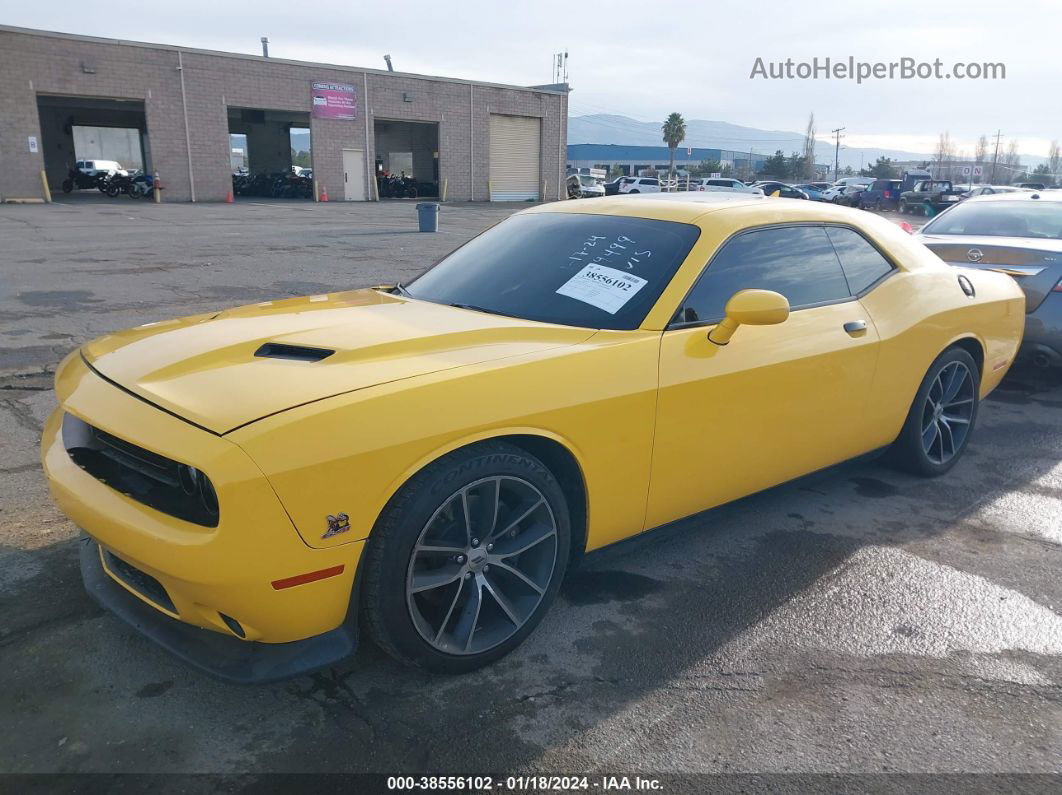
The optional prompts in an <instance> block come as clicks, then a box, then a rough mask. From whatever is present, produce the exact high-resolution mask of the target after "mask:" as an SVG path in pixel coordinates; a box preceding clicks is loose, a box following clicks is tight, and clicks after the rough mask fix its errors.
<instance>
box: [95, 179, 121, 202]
mask: <svg viewBox="0 0 1062 795" xmlns="http://www.w3.org/2000/svg"><path fill="white" fill-rule="evenodd" d="M100 190H101V191H103V192H104V193H106V194H107V195H108V196H109V197H110V198H112V199H117V198H118V194H119V193H121V192H122V189H121V188H120V187H119V186H118V185H115V184H114V183H111V184H109V185H107V186H106V187H103V186H100Z"/></svg>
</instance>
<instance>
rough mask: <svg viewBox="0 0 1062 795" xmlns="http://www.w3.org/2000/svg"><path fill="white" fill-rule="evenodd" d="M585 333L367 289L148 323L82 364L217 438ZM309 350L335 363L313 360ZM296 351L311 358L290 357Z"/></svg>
mask: <svg viewBox="0 0 1062 795" xmlns="http://www.w3.org/2000/svg"><path fill="white" fill-rule="evenodd" d="M593 333H594V332H593V331H592V330H590V329H580V328H572V327H568V326H554V325H549V324H545V323H535V322H532V321H525V320H519V319H516V318H508V317H502V316H500V315H491V314H486V313H483V312H475V311H472V310H466V309H457V308H454V307H449V306H444V305H441V304H433V303H430V302H427V301H418V300H412V299H407V298H403V297H399V296H396V295H392V294H390V293H386V292H382V291H380V290H375V289H367V290H354V291H349V292H341V293H331V294H328V295H315V296H307V297H304V298H291V299H285V300H282V301H266V302H264V303H261V304H255V305H252V306H245V307H239V308H237V309H229V310H226V311H224V312H220V313H218V314H207V315H196V316H193V317H187V318H181V319H178V320H170V321H164V322H160V323H148V324H146V325H143V326H138V327H136V328H133V329H129V330H127V331H121V332H118V333H116V334H111V335H109V336H106V337H101V338H100V339H98V340H95V341H93V342H91V343H89V344H88V345H86V346H85V347H84V348H83V349H82V355H83V356H84V358H85V361H86V362H88V364H89V365H90V366H91V367H92V368H93V369H94V370H96V371H97V372H98V373H99V374H100V375H102V376H103V377H105V378H107V379H108V380H110V381H112V382H114V383H115V384H117V385H118V386H120V387H122V388H124V389H126V390H128V391H129V392H132V393H133V394H135V395H137V396H138V397H141V398H143V399H145V400H147V401H149V402H151V403H154V404H156V405H158V406H160V407H161V408H163V409H165V410H167V411H169V412H172V413H173V414H176V415H177V416H180V417H183V418H184V419H187V420H189V421H191V422H193V423H195V424H197V425H200V426H202V427H204V428H206V429H208V430H210V431H213V432H214V433H218V434H223V433H226V432H228V431H231V430H234V429H235V428H238V427H240V426H243V425H246V424H247V423H250V422H254V421H255V420H258V419H261V418H262V417H266V416H269V415H271V414H276V413H277V412H280V411H284V410H286V409H290V408H294V407H295V406H300V405H304V404H306V403H312V402H313V401H316V400H322V399H324V398H328V397H332V396H334V395H339V394H343V393H345V392H351V391H354V390H357V389H364V388H366V387H370V386H376V385H378V384H384V383H388V382H390V381H397V380H401V379H404V378H412V377H415V376H418V375H425V374H428V373H433V372H438V371H440V370H448V369H451V368H455V367H462V366H465V365H470V364H477V363H481V362H487V361H492V360H496V359H502V358H505V357H510V356H519V355H523V354H529V353H535V352H537V351H542V350H548V349H550V348H556V347H561V346H566V345H573V344H576V343H578V342H582V341H583V340H585V339H587V338H589V337H590V336H591V335H592V334H593ZM263 346H266V348H265V349H264V350H263ZM281 346H295V347H294V349H291V348H286V347H281ZM305 349H310V350H309V351H306V350H305ZM315 349H316V355H317V356H320V355H321V354H323V353H327V352H329V351H332V353H329V354H328V355H326V356H325V357H324V358H320V359H318V360H311V359H313V354H314V350H315ZM256 352H258V354H259V355H256ZM267 353H268V354H272V355H263V354H267ZM302 353H309V354H311V355H310V356H309V357H307V358H306V359H300V358H290V357H291V356H293V355H294V356H299V355H300V354H302ZM276 356H280V357H285V356H286V357H289V358H276Z"/></svg>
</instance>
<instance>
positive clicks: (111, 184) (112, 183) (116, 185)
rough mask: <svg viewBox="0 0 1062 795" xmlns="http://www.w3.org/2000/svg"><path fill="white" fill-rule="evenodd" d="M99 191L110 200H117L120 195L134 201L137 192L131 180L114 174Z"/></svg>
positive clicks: (124, 175)
mask: <svg viewBox="0 0 1062 795" xmlns="http://www.w3.org/2000/svg"><path fill="white" fill-rule="evenodd" d="M100 189H101V190H102V191H103V192H104V193H106V194H107V195H108V196H110V197H111V198H112V199H115V198H117V197H118V196H119V195H120V194H122V193H124V194H125V195H126V196H128V197H129V198H130V199H135V198H137V192H138V191H137V187H136V185H135V184H134V182H133V178H132V177H130V176H128V175H126V174H115V175H114V176H112V177H111V178H110V179H108V180H107V181H106V182H105V183H104V185H103V186H102V187H101V188H100Z"/></svg>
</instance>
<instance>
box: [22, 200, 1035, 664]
mask: <svg viewBox="0 0 1062 795" xmlns="http://www.w3.org/2000/svg"><path fill="white" fill-rule="evenodd" d="M1024 320H1025V311H1024V298H1023V294H1022V292H1021V290H1020V289H1019V288H1018V286H1017V285H1016V284H1015V283H1014V281H1013V280H1012V279H1011V278H1010V277H1009V276H1005V275H1002V274H998V273H991V272H986V271H981V270H965V269H960V268H953V267H949V266H948V265H945V264H944V263H943V262H941V261H940V260H939V259H938V258H937V257H936V256H935V255H934V254H932V253H931V252H930V251H929V250H928V249H927V248H925V247H924V246H923V245H922V244H921V243H919V242H917V241H916V240H915V239H914V238H912V237H911V236H910V235H908V234H906V233H905V232H903V231H902V230H901V229H900V228H898V227H897V226H895V225H893V224H891V223H889V222H888V221H885V220H883V219H881V218H878V217H877V216H874V215H871V214H869V213H863V212H860V211H858V210H852V209H847V208H842V207H834V206H830V205H824V204H820V203H816V202H807V201H796V200H786V199H766V198H763V197H753V196H744V195H741V194H735V195H733V196H729V195H727V194H701V195H699V196H697V197H696V198H692V197H691V198H686V197H685V196H683V197H681V198H676V197H673V196H668V195H664V196H661V197H615V198H604V199H593V200H590V201H581V202H578V203H574V202H573V203H557V204H547V205H543V206H538V207H534V208H531V209H528V210H525V211H523V212H520V213H517V214H515V215H513V216H512V217H510V218H508V219H507V220H505V221H503V222H502V223H500V224H498V225H497V226H495V227H493V228H491V229H489V230H487V231H486V232H484V233H483V234H481V235H480V236H478V237H476V238H474V239H473V240H471V241H470V242H469V243H467V244H465V245H464V246H462V247H461V248H459V249H457V250H456V251H455V252H453V253H452V254H450V255H449V256H447V257H446V258H444V259H443V260H442V261H441V262H439V263H438V264H437V265H435V266H434V267H433V268H431V269H429V270H428V271H426V272H425V273H424V274H423V275H421V276H420V277H419V278H417V279H416V280H414V281H413V282H411V283H409V284H407V285H393V286H388V287H377V288H373V289H363V290H352V291H349V292H339V293H333V294H329V295H315V296H309V297H306V298H295V299H290V300H283V301H267V302H265V303H261V304H256V305H254V306H247V307H241V308H238V309H229V310H226V311H222V312H217V313H211V314H205V315H198V316H194V317H188V318H183V319H179V320H170V321H163V322H158V323H148V324H146V325H144V326H140V327H138V328H134V329H131V330H128V331H122V332H118V333H116V334H112V335H109V336H106V337H103V338H101V339H98V340H95V341H94V342H91V343H89V344H87V345H85V346H84V347H83V348H81V349H80V350H78V351H76V352H74V353H73V354H71V355H70V356H68V357H67V358H66V359H65V361H64V362H63V363H62V365H61V366H60V368H59V370H58V372H57V373H56V392H57V395H58V398H59V408H58V409H57V410H56V412H55V413H54V414H53V415H52V417H51V418H50V420H49V421H48V424H47V427H46V429H45V432H44V438H43V441H42V455H43V460H44V468H45V472H46V474H47V477H48V480H49V482H50V486H51V491H52V494H53V495H54V498H55V501H56V502H57V503H58V505H59V506H60V508H61V509H62V510H63V511H64V512H65V513H66V515H67V516H69V517H70V519H71V520H72V521H73V522H75V523H76V524H77V525H78V526H79V527H80V528H82V529H83V530H84V533H85V535H84V536H83V538H82V541H81V569H82V575H83V577H84V580H85V585H86V587H87V589H88V591H89V593H90V594H91V595H92V596H93V597H94V598H95V599H96V600H98V601H99V602H100V603H101V604H103V605H104V606H105V607H106V608H108V609H109V610H110V611H112V612H113V613H114V614H116V615H117V616H119V617H120V618H122V619H124V620H125V621H126V622H128V623H130V624H131V625H133V626H134V627H135V628H136V629H138V630H139V631H141V632H142V633H144V634H145V635H147V636H148V637H150V638H152V639H153V640H154V641H156V642H158V643H159V644H161V645H162V646H164V647H165V648H167V649H168V650H169V651H171V652H173V653H175V654H177V655H178V656H180V657H182V658H184V659H185V660H187V661H188V662H190V663H192V664H194V665H196V666H198V667H199V668H201V669H203V670H205V671H207V672H209V673H212V674H214V675H216V676H219V677H222V678H224V679H227V680H230V681H237V682H264V681H271V680H275V679H280V678H284V677H288V676H292V675H295V674H299V673H304V672H307V671H310V670H313V669H316V668H320V667H322V666H326V665H329V664H332V663H335V662H336V661H338V660H340V659H342V658H344V657H346V656H347V655H349V654H351V653H352V652H353V650H354V649H355V647H356V643H357V638H358V627H359V626H361V627H363V628H364V629H365V630H367V632H368V633H369V634H370V635H371V636H372V638H373V639H374V640H375V641H376V643H378V644H379V645H380V646H381V647H382V648H384V649H385V650H387V651H388V652H389V653H391V654H392V655H394V656H395V657H397V658H399V659H400V660H403V661H406V662H409V663H413V664H415V665H419V666H421V667H423V668H426V669H429V670H433V671H442V672H454V673H456V672H462V671H469V670H472V669H474V668H477V667H479V666H482V665H484V664H486V663H489V662H491V661H493V660H497V659H498V658H499V657H501V656H502V655H504V654H506V653H507V652H509V651H511V650H512V649H513V648H514V647H516V646H517V645H518V644H519V643H521V642H522V641H523V640H524V639H525V638H526V637H527V636H528V634H529V633H530V632H531V631H532V630H533V629H534V627H535V626H536V625H537V624H538V622H539V621H540V620H541V619H542V616H543V614H544V613H545V611H546V610H547V609H548V607H549V605H550V603H551V602H552V601H553V599H554V597H555V596H556V594H557V590H558V588H559V587H560V584H561V581H562V579H563V578H564V574H565V571H566V570H567V569H568V567H569V566H571V565H572V564H573V563H574V562H575V561H577V560H578V558H579V557H580V556H581V555H583V554H584V553H585V552H588V551H590V550H594V549H598V548H599V547H603V546H605V545H607V544H611V543H613V542H616V541H619V540H621V539H624V538H628V537H630V536H633V535H636V534H638V533H642V532H644V531H646V530H648V529H651V528H654V527H659V526H661V525H664V524H667V523H668V522H672V521H674V520H677V519H680V518H682V517H685V516H689V515H691V514H695V513H698V512H700V511H704V510H706V509H709V508H711V507H713V506H716V505H719V504H721V503H725V502H727V501H729V500H734V499H736V498H738V497H742V496H744V495H747V494H751V493H753V492H756V491H759V490H761V489H766V488H768V487H770V486H773V485H775V484H778V483H782V482H783V481H786V480H790V479H792V478H795V477H798V476H800V475H804V474H806V473H808V472H812V471H814V470H818V469H821V468H823V467H828V466H830V465H833V464H836V463H838V462H841V461H844V460H846V459H850V458H853V457H856V456H860V455H862V454H865V453H869V452H873V451H878V450H887V454H888V455H889V456H890V457H891V459H892V460H893V461H894V462H895V463H896V464H897V465H899V466H902V467H904V468H906V469H907V470H910V471H912V472H915V473H919V474H921V475H926V476H933V475H939V474H942V473H944V472H946V471H947V470H948V469H950V468H951V467H952V466H953V465H954V464H955V463H956V461H957V460H958V458H959V457H960V456H961V455H962V453H963V450H964V449H965V448H966V446H967V445H968V444H969V442H970V438H971V434H972V433H973V429H974V425H975V423H976V420H977V410H978V403H979V401H980V400H981V399H983V398H984V397H985V396H986V395H987V394H988V393H989V392H990V391H991V390H992V389H993V388H994V387H995V386H996V385H997V384H998V383H999V381H1000V379H1001V378H1002V377H1003V375H1004V373H1005V372H1006V371H1007V368H1008V367H1009V365H1010V363H1011V361H1012V360H1013V358H1014V355H1015V353H1016V351H1017V349H1018V345H1019V342H1020V341H1021V335H1022V328H1023V325H1024Z"/></svg>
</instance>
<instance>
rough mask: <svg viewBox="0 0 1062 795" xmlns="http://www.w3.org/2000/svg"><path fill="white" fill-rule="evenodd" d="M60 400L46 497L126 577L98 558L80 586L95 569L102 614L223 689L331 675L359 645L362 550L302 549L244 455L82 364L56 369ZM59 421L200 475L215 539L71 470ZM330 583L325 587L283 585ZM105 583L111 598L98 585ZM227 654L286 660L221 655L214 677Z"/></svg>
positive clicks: (49, 431) (48, 431)
mask: <svg viewBox="0 0 1062 795" xmlns="http://www.w3.org/2000/svg"><path fill="white" fill-rule="evenodd" d="M56 391H57V395H58V397H59V400H60V403H61V407H60V408H59V409H58V410H57V411H56V412H55V413H54V414H53V415H52V417H51V418H50V419H49V420H48V422H47V424H46V425H45V428H44V432H43V434H42V438H41V453H42V459H43V466H44V472H45V475H46V477H47V479H48V485H49V488H50V490H51V493H52V497H53V498H54V500H55V502H56V504H57V505H58V506H59V508H60V509H61V510H62V511H63V513H65V514H66V515H67V516H68V517H69V518H70V519H71V520H72V521H73V522H74V524H76V525H77V526H78V527H80V528H82V529H83V530H84V532H85V533H86V534H87V535H88V536H91V538H92V541H91V542H86V543H91V544H92V545H93V547H95V546H96V545H99V546H102V547H103V549H105V550H106V551H107V552H108V553H109V554H110V555H113V556H115V558H116V559H117V562H118V563H119V564H121V565H124V566H127V567H128V571H130V572H133V579H130V578H129V577H128V576H126V577H123V576H119V575H118V574H116V573H115V572H114V571H109V569H108V568H107V567H105V566H103V565H102V564H101V562H100V560H99V555H97V556H96V562H95V564H93V565H90V566H89V568H88V569H87V572H88V574H89V575H91V574H92V572H94V571H96V569H95V568H93V566H95V567H98V569H99V571H98V572H97V574H96V575H94V576H95V579H92V577H90V576H86V586H87V587H89V589H90V592H92V593H93V594H94V596H96V597H97V598H98V600H99V601H101V602H102V603H103V604H105V605H106V606H107V607H108V608H110V609H112V610H114V611H115V612H116V613H118V615H119V616H121V617H122V618H123V619H125V620H126V621H129V622H130V623H132V624H133V625H134V626H136V627H137V628H138V629H140V630H141V631H143V632H145V634H147V635H148V636H149V637H151V638H153V639H154V640H156V641H158V642H159V643H161V644H162V645H163V646H165V647H166V648H168V649H170V650H171V651H174V652H175V653H177V654H178V655H179V656H181V657H184V658H186V659H189V661H190V662H193V664H195V665H197V667H200V668H203V669H204V670H207V671H209V672H211V673H214V674H215V675H216V676H220V677H222V678H226V679H229V680H230V681H248V682H252V681H267V680H268V679H271V678H278V677H280V676H290V675H294V674H295V673H299V672H300V671H301V670H304V669H312V668H316V667H319V666H320V665H323V664H327V662H324V661H323V660H325V658H328V657H329V656H330V655H331V654H333V653H335V654H338V653H339V651H341V650H342V651H344V652H345V653H349V652H350V651H351V650H353V645H354V634H353V632H352V630H351V629H349V627H345V625H346V624H347V623H348V617H349V609H350V607H351V604H352V598H353V595H354V593H355V590H354V588H353V584H354V577H355V574H356V572H357V567H358V563H359V559H360V555H361V552H362V549H363V548H364V542H361V541H356V542H351V543H347V544H343V545H340V546H336V547H333V548H329V549H315V548H311V547H308V546H307V545H306V544H305V542H304V541H303V540H302V537H301V536H300V535H299V534H298V532H297V531H296V529H295V527H294V526H293V525H292V523H291V519H290V518H289V517H288V515H287V512H286V511H285V510H284V506H283V505H281V503H280V500H279V499H278V498H277V495H276V494H275V492H274V491H273V489H272V487H271V486H270V484H269V482H268V480H267V479H266V478H265V476H264V475H263V474H262V472H261V470H260V469H258V467H257V466H256V465H255V463H254V462H253V461H252V460H251V459H250V457H249V456H248V455H247V454H246V453H245V452H244V451H243V450H242V449H241V448H240V447H239V446H238V445H236V444H234V443H233V442H231V441H229V440H227V439H225V438H224V437H220V436H217V435H215V434H212V433H209V432H207V431H205V430H203V429H201V428H198V427H195V426H193V425H190V424H189V423H187V422H184V421H182V420H180V419H178V418H176V417H174V416H172V415H170V414H167V413H166V412H164V411H161V410H159V409H158V408H156V407H154V406H152V405H151V404H148V403H146V402H144V401H142V400H139V399H137V398H135V397H133V396H132V395H130V394H128V393H126V392H124V391H122V390H121V389H119V388H117V387H115V386H114V385H112V384H110V383H108V382H106V381H104V380H103V379H102V378H100V377H99V376H98V375H96V374H95V373H94V372H92V371H91V370H89V369H88V368H87V367H86V366H85V365H84V363H83V362H82V361H81V360H80V358H78V357H73V358H71V359H68V360H67V361H66V362H65V363H64V364H63V365H62V366H61V368H60V371H59V372H58V374H57V378H56ZM64 412H66V413H70V414H72V415H74V416H75V417H78V418H80V419H81V420H83V421H84V422H86V423H89V424H91V425H92V426H94V427H97V428H100V429H101V430H103V431H105V432H107V433H109V434H113V435H114V436H116V437H119V438H121V439H124V440H126V441H128V442H130V443H133V444H137V445H140V446H142V447H144V448H145V449H148V450H149V451H150V452H153V453H155V454H157V455H160V456H165V457H167V458H170V459H172V460H174V461H184V462H189V463H192V464H194V465H197V466H199V467H200V468H201V469H203V471H204V472H206V473H208V474H209V477H210V478H211V480H212V481H213V483H214V485H215V488H216V490H217V494H218V500H219V503H220V505H221V511H220V518H219V522H218V524H217V526H216V527H204V526H201V525H197V524H192V523H190V522H187V521H184V520H182V519H179V518H176V517H175V516H171V515H168V514H166V513H163V512H161V511H160V510H156V509H154V508H151V507H148V506H147V505H145V504H143V503H141V502H138V501H136V500H135V499H133V498H132V497H131V496H127V495H126V494H122V493H120V492H119V491H117V490H116V489H115V488H112V487H111V486H109V485H107V483H105V482H103V481H101V480H99V479H97V478H96V477H94V476H93V475H92V474H90V473H89V472H88V471H85V470H84V469H82V468H81V467H79V466H78V465H77V464H76V463H75V462H74V460H73V459H72V458H71V456H70V454H69V453H68V452H67V450H66V447H65V444H64V441H63V434H62V418H63V414H64ZM83 570H85V568H84V566H83ZM325 570H328V571H330V572H332V574H331V575H330V576H327V577H326V578H322V579H316V580H308V581H303V582H301V584H300V583H292V582H291V579H292V578H295V579H299V578H301V577H304V576H306V575H307V574H309V573H312V572H322V571H325ZM127 573H128V572H127ZM100 577H103V578H106V583H105V584H106V585H108V586H109V587H108V588H105V589H101V586H99V585H98V580H99V578H100ZM90 579H92V583H90ZM93 583H95V584H93ZM145 586H146V587H145ZM115 589H117V591H115ZM108 594H110V595H108ZM118 597H121V599H119V598H118ZM129 603H132V604H133V605H134V607H129V606H128V604H129ZM122 605H126V606H122ZM130 616H134V617H135V620H131V619H130ZM148 627H150V628H151V629H150V630H149V629H146V628H148ZM158 627H169V629H166V630H160V629H158ZM174 627H177V628H174ZM334 633H338V634H334ZM211 636H216V637H211ZM204 637H207V638H209V640H205V641H204V640H202V638H204ZM320 638H326V640H325V641H324V642H322V641H321V640H320ZM194 639H198V640H194ZM182 643H190V644H191V647H190V649H189V650H188V651H186V652H181V651H178V648H177V647H178V646H179V645H180V644H182ZM233 644H236V645H239V646H244V647H247V648H248V649H255V648H257V647H262V646H270V645H275V646H277V647H280V648H286V649H288V650H289V651H287V652H275V653H267V652H264V651H244V652H241V653H236V652H226V653H225V654H223V655H222V656H221V662H217V663H216V664H211V663H210V657H211V654H210V653H209V652H212V651H217V650H218V649H222V648H232V647H233ZM304 644H305V646H304ZM322 646H324V647H326V649H327V650H322V648H321V647H322ZM302 648H308V649H310V650H311V651H312V654H310V656H309V657H308V658H307V659H306V660H305V661H304V662H302V663H301V664H296V663H295V662H292V663H290V664H288V665H287V669H286V672H285V673H279V671H281V670H284V666H283V665H281V664H280V663H279V662H276V660H280V659H282V658H284V657H285V655H291V654H292V653H293V652H294V651H296V650H299V649H302ZM248 659H251V660H261V659H269V660H273V661H274V662H270V663H268V664H265V665H264V667H265V668H266V669H268V670H269V671H272V672H273V673H269V674H268V675H265V674H262V673H261V670H262V669H263V664H262V663H253V664H252V663H249V662H247V660H248ZM225 660H229V662H225ZM232 660H239V661H241V662H239V663H233V662H231V661H232ZM333 661H334V660H333ZM263 677H264V678H263Z"/></svg>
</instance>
